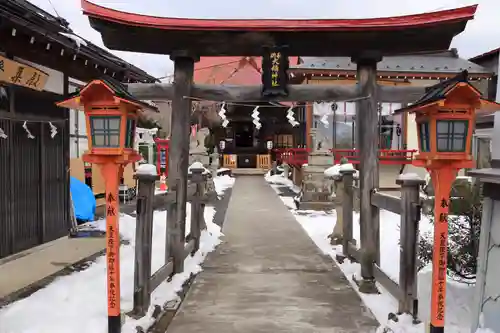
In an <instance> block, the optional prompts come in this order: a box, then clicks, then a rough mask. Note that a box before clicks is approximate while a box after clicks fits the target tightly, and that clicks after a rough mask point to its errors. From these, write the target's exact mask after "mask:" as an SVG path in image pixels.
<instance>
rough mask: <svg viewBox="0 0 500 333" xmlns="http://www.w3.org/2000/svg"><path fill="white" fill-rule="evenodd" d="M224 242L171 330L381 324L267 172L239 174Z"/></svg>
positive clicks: (332, 331)
mask: <svg viewBox="0 0 500 333" xmlns="http://www.w3.org/2000/svg"><path fill="white" fill-rule="evenodd" d="M223 232H224V234H225V237H224V243H223V244H221V245H219V247H218V249H217V250H216V251H215V252H214V253H212V254H210V255H209V257H208V258H207V260H206V262H205V264H204V271H203V272H201V273H200V274H199V275H198V276H197V277H196V280H195V282H194V284H193V286H192V287H191V290H190V291H189V293H188V295H187V297H186V299H185V300H184V302H183V304H182V305H181V307H180V309H179V311H178V313H177V315H176V316H175V318H174V319H173V321H172V323H171V324H170V326H169V327H168V330H167V333H186V332H189V333H199V332H204V333H240V332H241V333H243V332H244V333H247V332H248V333H250V332H252V333H268V332H269V333H271V332H272V333H284V332H287V333H299V332H300V333H327V332H328V333H355V332H356V333H365V332H366V333H368V332H375V330H376V328H377V327H378V323H377V322H376V320H375V319H374V317H373V315H372V314H371V313H370V312H369V310H367V309H366V308H365V307H364V306H363V305H362V302H361V300H360V298H359V296H358V295H357V293H356V292H355V291H354V290H353V289H352V288H351V286H350V285H349V282H348V281H347V280H346V279H345V277H344V276H343V274H342V272H341V271H340V269H339V268H337V267H336V266H335V264H334V263H333V262H332V261H331V260H330V259H329V258H325V257H324V256H322V255H321V254H320V252H319V249H318V248H317V247H316V245H315V244H314V243H313V242H312V240H311V239H310V238H309V237H308V235H307V234H306V233H305V232H304V231H303V230H302V228H301V227H300V225H299V224H298V223H297V222H296V221H295V218H294V217H293V215H292V214H291V213H290V212H289V211H288V209H287V208H286V207H285V206H284V205H283V203H282V202H281V200H280V198H279V197H278V196H277V195H276V192H275V191H274V190H273V189H272V188H271V187H270V186H269V185H268V184H267V183H266V182H265V180H264V179H263V177H258V176H241V177H238V178H237V179H236V183H235V185H234V187H233V192H232V196H231V201H230V203H229V207H228V210H227V214H226V220H225V222H224V228H223Z"/></svg>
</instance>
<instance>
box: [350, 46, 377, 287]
mask: <svg viewBox="0 0 500 333" xmlns="http://www.w3.org/2000/svg"><path fill="white" fill-rule="evenodd" d="M381 60H382V56H381V54H380V53H377V52H364V53H362V54H360V55H358V56H355V57H352V62H354V63H356V64H357V76H356V77H357V78H358V91H359V94H360V96H367V98H366V99H361V100H359V101H357V103H356V127H357V130H356V135H357V140H356V148H357V149H358V152H359V158H360V163H359V166H360V170H359V178H360V184H359V188H360V217H359V224H360V225H359V226H360V230H361V235H362V237H363V238H362V239H361V240H360V241H361V244H363V246H362V248H363V249H364V251H363V252H362V254H361V259H362V260H363V261H364V262H370V263H373V262H376V263H379V262H380V254H379V250H378V249H379V239H380V236H379V234H380V228H379V225H380V218H379V209H378V208H377V207H375V206H373V205H372V204H371V194H372V192H373V190H374V189H377V188H378V187H379V167H378V111H377V104H378V89H377V63H378V62H379V61H381ZM361 267H362V269H361V277H362V278H363V279H362V281H361V283H360V285H359V289H360V291H361V292H365V293H377V288H376V286H375V277H374V273H373V265H361Z"/></svg>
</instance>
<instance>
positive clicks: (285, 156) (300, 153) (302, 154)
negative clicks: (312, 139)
mask: <svg viewBox="0 0 500 333" xmlns="http://www.w3.org/2000/svg"><path fill="white" fill-rule="evenodd" d="M273 151H274V152H275V154H276V161H278V162H279V163H287V164H289V165H293V166H298V167H300V166H302V165H304V164H306V163H307V160H308V157H309V151H310V149H308V148H276V149H273Z"/></svg>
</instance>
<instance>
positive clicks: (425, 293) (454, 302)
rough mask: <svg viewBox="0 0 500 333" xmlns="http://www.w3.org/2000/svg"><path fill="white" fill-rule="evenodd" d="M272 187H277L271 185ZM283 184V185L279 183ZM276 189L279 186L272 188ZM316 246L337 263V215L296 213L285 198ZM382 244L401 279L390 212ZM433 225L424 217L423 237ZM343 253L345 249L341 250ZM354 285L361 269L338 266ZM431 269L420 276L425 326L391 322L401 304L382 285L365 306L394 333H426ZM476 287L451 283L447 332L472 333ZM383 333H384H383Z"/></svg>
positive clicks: (407, 320) (383, 215)
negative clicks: (334, 244)
mask: <svg viewBox="0 0 500 333" xmlns="http://www.w3.org/2000/svg"><path fill="white" fill-rule="evenodd" d="M270 183H271V184H276V183H273V182H270ZM279 184H282V183H279ZM271 186H272V187H274V188H275V189H276V186H275V185H271ZM281 199H282V201H283V202H284V203H285V205H286V206H288V207H289V208H290V210H291V212H292V213H293V215H294V216H295V218H296V219H297V221H298V222H299V223H300V225H301V226H302V227H303V228H304V230H305V231H306V232H307V234H308V235H309V236H310V237H311V239H312V240H313V241H314V242H315V243H316V245H317V246H318V247H319V248H320V249H321V250H322V251H323V252H324V253H325V254H327V255H329V256H331V257H332V259H333V260H335V256H336V253H337V251H339V247H332V245H330V242H329V239H328V238H327V236H328V235H329V234H330V233H331V232H332V230H333V227H334V226H335V222H336V213H335V211H331V212H328V213H325V212H317V211H303V210H296V209H295V205H294V203H293V198H290V197H281ZM380 221H381V224H380V244H381V249H380V251H381V253H380V256H381V260H380V261H381V262H380V265H381V268H382V269H383V271H384V272H385V273H386V274H388V275H389V276H390V277H391V278H392V279H394V280H395V281H398V279H399V253H400V250H399V223H400V217H399V215H397V214H394V213H391V212H389V211H386V210H381V212H380ZM432 229H433V228H432V224H431V223H430V221H429V219H427V218H426V217H423V218H422V220H421V221H420V234H423V233H425V232H432ZM359 232H360V231H359V214H358V213H356V212H354V225H353V234H354V238H355V239H356V240H357V243H358V244H360V238H359ZM340 249H341V246H340ZM337 264H338V266H339V267H340V268H341V269H342V271H343V272H344V274H345V275H346V277H347V278H348V279H349V281H350V282H351V285H352V286H353V287H354V288H355V289H356V290H357V286H356V284H355V283H354V281H353V280H352V277H353V275H356V276H358V275H359V272H360V266H359V264H356V263H351V262H349V260H345V261H344V263H343V264H340V263H338V262H337ZM431 280H432V274H431V267H430V266H428V267H425V268H424V269H422V270H421V271H420V272H419V275H418V297H419V319H420V320H422V324H419V325H412V318H411V317H410V316H406V315H405V316H400V320H399V322H398V323H395V322H393V321H388V315H389V313H391V312H392V313H396V312H397V306H398V302H397V300H396V299H395V298H393V297H392V296H391V295H390V294H389V292H388V291H387V290H385V289H384V288H383V287H382V286H380V285H378V287H379V290H380V291H381V294H380V295H367V294H361V293H360V295H361V298H362V299H363V301H364V303H365V304H366V305H367V306H368V307H369V308H370V309H371V311H372V313H373V314H374V316H375V317H376V318H377V320H378V321H379V322H380V323H381V324H382V326H387V327H390V328H391V329H392V330H393V332H394V333H424V332H426V329H427V327H428V322H429V320H430V298H431ZM473 294H474V286H471V285H466V284H462V283H459V282H456V281H453V280H451V279H449V280H448V283H447V294H446V305H447V307H446V330H447V331H450V332H453V333H470V306H471V302H472V301H473ZM381 332H383V331H381Z"/></svg>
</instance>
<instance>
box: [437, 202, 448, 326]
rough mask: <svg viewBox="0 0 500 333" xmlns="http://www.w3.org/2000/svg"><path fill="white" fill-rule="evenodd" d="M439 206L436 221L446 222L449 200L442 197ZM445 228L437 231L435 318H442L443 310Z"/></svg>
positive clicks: (446, 238) (445, 268) (446, 239)
mask: <svg viewBox="0 0 500 333" xmlns="http://www.w3.org/2000/svg"><path fill="white" fill-rule="evenodd" d="M440 206H441V209H442V211H441V213H440V214H439V222H438V223H440V224H441V223H445V224H446V223H447V222H448V208H449V201H448V200H446V199H444V198H442V199H441V202H440ZM446 228H447V226H446ZM441 229H443V228H441ZM445 230H446V229H444V230H442V231H440V232H439V262H438V274H437V284H438V286H437V291H438V294H437V300H435V301H436V302H437V313H436V319H437V320H444V311H445V297H444V288H445V284H446V271H447V260H446V259H447V258H446V253H447V251H446V248H447V246H448V233H447V232H446V231H445Z"/></svg>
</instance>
